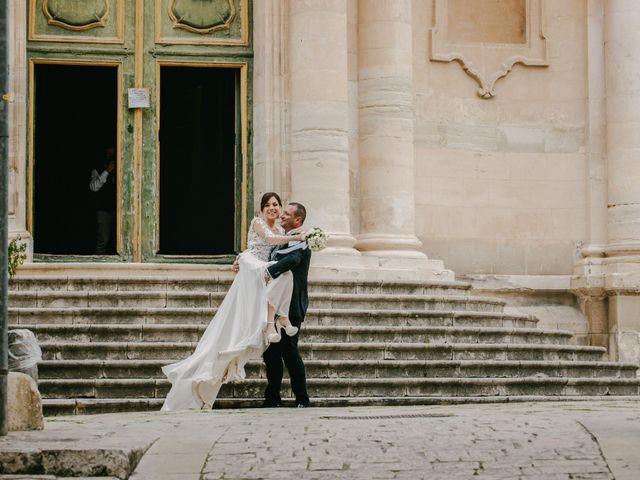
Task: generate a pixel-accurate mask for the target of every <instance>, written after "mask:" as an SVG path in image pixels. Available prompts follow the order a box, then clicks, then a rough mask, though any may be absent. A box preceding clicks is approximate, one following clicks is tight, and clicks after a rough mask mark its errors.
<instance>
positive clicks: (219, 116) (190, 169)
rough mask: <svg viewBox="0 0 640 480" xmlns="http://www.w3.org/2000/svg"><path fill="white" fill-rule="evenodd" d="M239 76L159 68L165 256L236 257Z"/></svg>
mask: <svg viewBox="0 0 640 480" xmlns="http://www.w3.org/2000/svg"><path fill="white" fill-rule="evenodd" d="M236 85H237V74H236V71H235V70H232V69H225V68H203V67H168V66H167V67H162V68H161V75H160V252H159V253H161V254H165V255H222V254H230V253H233V251H234V226H235V211H236V205H235V196H234V192H235V133H236V115H235V109H236Z"/></svg>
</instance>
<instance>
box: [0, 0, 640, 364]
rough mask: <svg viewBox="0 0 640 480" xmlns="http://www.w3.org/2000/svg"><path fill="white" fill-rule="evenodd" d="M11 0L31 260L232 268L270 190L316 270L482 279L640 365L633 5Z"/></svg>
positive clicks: (638, 11) (639, 91) (16, 162)
mask: <svg viewBox="0 0 640 480" xmlns="http://www.w3.org/2000/svg"><path fill="white" fill-rule="evenodd" d="M8 3H9V8H10V21H9V27H10V48H11V54H10V59H11V64H10V82H11V91H10V159H9V160H10V188H11V190H10V219H9V221H10V235H11V236H12V237H20V238H21V239H22V240H23V241H27V242H28V243H29V245H30V251H31V255H30V261H31V262H33V263H31V264H30V265H28V266H26V269H27V270H28V269H29V268H38V269H40V270H42V269H46V268H48V266H50V268H52V269H53V268H54V267H55V268H57V269H63V268H65V266H68V267H69V268H72V267H73V268H85V269H87V270H90V269H92V268H97V267H96V265H99V266H100V268H101V269H102V270H104V269H107V270H108V268H109V265H115V264H118V265H119V266H120V267H121V266H122V264H127V268H130V269H131V270H135V269H136V268H137V266H143V265H144V266H145V267H144V268H147V269H148V268H153V267H152V266H153V265H162V266H163V267H162V268H165V269H166V268H171V266H176V265H185V264H189V265H190V264H194V263H196V264H199V265H211V268H212V272H216V271H218V270H224V269H225V268H227V267H226V266H225V265H228V264H229V263H230V259H231V258H233V255H234V253H235V252H237V251H240V250H241V249H242V248H243V246H244V241H245V236H246V229H247V225H248V221H250V219H251V216H252V215H253V214H254V213H255V205H257V204H258V203H259V198H260V196H261V195H262V193H264V192H267V191H277V192H279V193H281V195H282V197H283V199H285V201H286V200H295V201H299V202H301V203H304V204H305V205H306V206H307V209H308V210H309V212H310V215H309V220H308V224H309V225H317V226H320V227H322V228H324V229H325V230H326V231H327V232H328V233H330V244H329V248H327V249H326V250H325V251H324V252H322V253H321V254H318V255H316V256H315V259H314V270H313V275H316V276H317V277H319V278H320V277H322V278H326V277H331V276H340V277H347V278H349V277H353V278H371V279H379V280H416V279H422V280H425V281H426V280H428V281H432V280H442V281H450V280H453V279H454V278H458V279H466V280H468V281H471V282H472V283H473V284H474V285H475V286H476V287H477V288H478V289H479V290H485V291H491V292H493V293H499V294H500V293H502V294H504V295H505V298H510V299H511V300H513V308H519V309H520V310H521V311H532V312H533V313H536V314H540V313H542V316H543V317H544V315H545V314H546V315H547V316H548V317H549V318H548V323H549V324H551V323H552V322H553V321H554V319H553V318H555V317H557V316H560V317H563V316H564V317H566V318H565V320H566V321H565V323H564V325H565V326H566V325H573V326H574V327H575V330H577V333H579V335H577V338H579V341H582V342H584V343H590V344H593V345H604V346H607V347H608V348H609V352H610V356H611V358H612V359H616V360H624V361H635V362H637V361H639V360H640V135H639V133H640V54H638V51H640V33H639V30H638V29H637V25H638V24H639V23H640V4H638V2H636V1H632V0H589V1H587V0H566V1H562V2H555V1H546V0H425V1H423V0H420V1H417V0H414V1H412V0H282V1H270V0H254V1H251V0H212V1H208V2H202V1H194V0H156V1H155V2H149V1H146V2H145V1H144V0H87V1H84V2H75V1H72V0H56V1H53V0H27V1H25V0H9V2H8ZM109 149H113V150H114V151H115V157H116V158H115V168H114V170H113V172H110V174H111V175H113V178H114V179H115V185H116V186H115V188H116V192H117V195H116V202H115V204H114V205H113V212H112V213H113V224H114V225H113V233H112V237H113V238H112V242H111V243H112V244H111V246H110V250H109V251H108V252H107V253H106V254H104V253H100V254H96V252H95V251H94V238H95V225H94V223H95V222H94V218H95V217H94V213H95V212H94V210H95V206H94V205H93V203H94V202H93V200H92V198H91V195H90V194H89V193H88V192H89V189H88V183H89V178H90V174H91V172H92V170H94V169H95V170H96V171H97V173H101V172H102V169H103V168H105V167H104V155H105V153H104V152H105V151H107V150H109ZM216 265H218V266H216ZM220 265H222V266H220ZM216 269H218V270H216ZM527 309H529V310H527ZM545 312H546V313H545ZM557 321H558V322H559V323H560V322H561V321H562V319H560V320H557Z"/></svg>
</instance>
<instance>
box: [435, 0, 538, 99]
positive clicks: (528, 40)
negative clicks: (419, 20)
mask: <svg viewBox="0 0 640 480" xmlns="http://www.w3.org/2000/svg"><path fill="white" fill-rule="evenodd" d="M480 1H482V2H486V3H484V4H480V3H474V4H473V5H472V4H471V3H465V2H478V0H435V26H434V28H433V29H432V30H431V60H432V61H438V62H451V61H454V60H455V61H456V62H458V63H459V64H460V65H461V66H462V68H463V70H464V71H465V72H466V73H467V74H468V75H469V76H471V77H472V78H473V79H475V80H476V82H478V85H479V87H480V88H479V89H478V95H480V96H481V97H482V98H492V97H494V96H495V95H496V91H495V84H496V82H497V81H498V80H499V79H500V78H502V77H504V76H506V75H507V74H508V73H509V72H510V71H511V69H512V68H513V66H514V65H515V64H517V63H520V64H523V65H530V66H547V65H549V61H548V51H547V39H546V37H545V35H544V1H545V0H512V3H511V4H510V5H511V6H512V7H514V8H513V9H512V10H514V9H516V8H518V7H519V8H521V13H522V15H523V16H524V18H522V19H521V20H522V26H523V27H524V28H523V29H522V31H521V36H522V38H521V39H520V38H515V37H514V40H510V39H509V35H511V36H512V37H513V36H514V35H513V31H514V29H513V25H505V28H504V31H505V32H507V33H506V34H502V33H501V32H500V24H499V22H500V20H501V18H503V17H501V15H502V14H503V12H501V11H499V9H496V11H488V12H487V11H482V16H484V17H485V19H489V20H490V21H487V22H486V25H487V27H486V28H487V29H493V32H496V29H497V34H495V33H494V34H491V32H489V34H486V32H483V31H482V22H481V19H477V20H478V21H477V23H476V24H473V22H471V23H470V24H469V23H468V24H466V25H463V26H462V27H459V26H458V25H455V27H458V28H455V29H454V28H452V25H451V24H450V22H452V21H453V22H455V21H456V17H455V12H456V10H450V9H451V7H453V6H454V4H453V2H458V3H456V4H455V7H456V8H457V9H458V10H457V11H460V10H459V9H460V8H463V7H469V6H470V5H472V7H473V8H475V9H478V8H482V7H483V6H486V5H501V3H500V2H498V0H493V1H491V0H480ZM450 2H451V4H450ZM505 3H508V2H502V5H503V6H504V4H505ZM451 12H453V14H452V13H451ZM512 20H513V18H512ZM478 25H480V26H478ZM465 29H466V30H465ZM450 30H455V31H450ZM509 32H511V33H509ZM474 35H475V37H476V38H474ZM505 38H508V39H509V40H507V41H512V42H513V43H507V42H506V41H505ZM496 39H497V40H496Z"/></svg>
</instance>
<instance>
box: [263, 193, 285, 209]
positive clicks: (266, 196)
mask: <svg viewBox="0 0 640 480" xmlns="http://www.w3.org/2000/svg"><path fill="white" fill-rule="evenodd" d="M273 197H275V199H276V200H277V201H278V205H279V206H282V200H280V195H278V194H277V193H276V192H267V193H265V194H264V195H262V200H260V211H261V212H262V210H264V207H266V206H267V202H268V201H269V200H271V199H272V198H273Z"/></svg>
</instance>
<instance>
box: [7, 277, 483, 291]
mask: <svg viewBox="0 0 640 480" xmlns="http://www.w3.org/2000/svg"><path fill="white" fill-rule="evenodd" d="M232 281H233V274H232V273H231V272H220V273H219V274H218V275H215V274H214V275H209V276H207V277H202V276H200V277H193V276H184V275H182V274H178V273H174V274H173V275H162V274H159V275H153V276H146V277H144V276H140V277H117V276H104V277H96V276H85V277H83V276H53V275H24V274H22V273H21V274H18V276H17V277H15V278H13V279H12V280H11V282H10V283H9V289H10V290H11V291H12V292H13V291H91V290H93V291H112V292H113V291H124V292H126V291H140V290H145V291H156V292H162V291H186V292H189V291H196V292H197V291H200V292H226V291H227V290H228V289H229V286H230V285H231V282H232ZM470 289H471V284H469V283H465V282H456V281H453V282H446V281H424V282H408V281H380V280H371V281H369V280H356V279H345V280H336V279H320V278H318V279H311V280H310V281H309V291H310V292H311V293H315V292H324V293H349V294H382V295H405V294H411V295H446V294H451V293H453V294H458V295H461V294H464V293H467V292H468V291H469V290H470Z"/></svg>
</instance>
